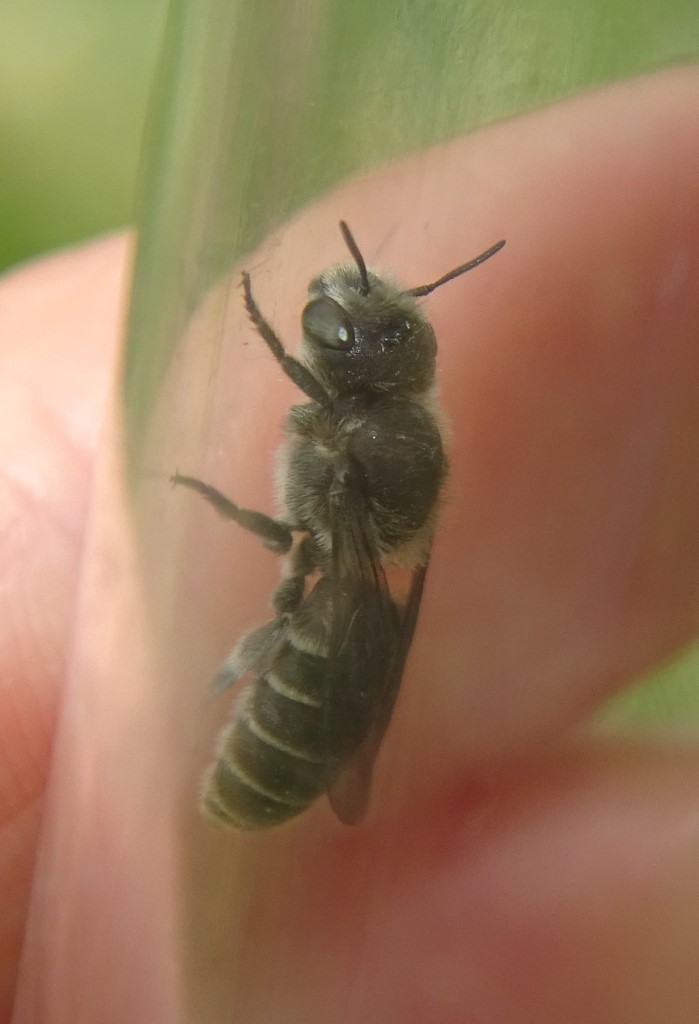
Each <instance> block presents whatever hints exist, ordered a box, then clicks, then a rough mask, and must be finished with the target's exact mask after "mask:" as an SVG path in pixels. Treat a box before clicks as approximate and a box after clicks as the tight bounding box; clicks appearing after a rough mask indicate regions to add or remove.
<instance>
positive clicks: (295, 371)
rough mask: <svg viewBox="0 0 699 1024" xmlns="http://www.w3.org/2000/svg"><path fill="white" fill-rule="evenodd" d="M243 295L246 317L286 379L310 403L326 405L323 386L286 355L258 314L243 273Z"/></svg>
mask: <svg viewBox="0 0 699 1024" xmlns="http://www.w3.org/2000/svg"><path fill="white" fill-rule="evenodd" d="M243 294H244V295H245V308H246V309H247V311H248V316H249V317H250V320H251V321H252V324H253V326H254V327H255V330H256V331H257V333H258V334H259V335H260V337H261V338H262V340H263V341H264V342H265V343H266V345H267V347H268V348H269V350H270V352H271V353H272V355H273V356H274V358H275V359H276V360H277V362H278V363H279V365H280V366H281V368H282V370H283V371H284V373H285V374H286V375H287V377H288V378H289V379H290V380H292V381H293V382H294V384H295V385H296V387H297V388H300V389H301V391H303V393H304V394H305V395H308V397H309V398H310V399H311V401H312V402H318V403H319V404H320V405H327V404H328V402H329V401H330V399H329V396H328V394H327V393H326V391H325V388H324V387H323V385H322V384H321V383H320V381H318V380H316V378H315V377H314V376H313V374H312V373H311V371H310V370H309V369H308V367H307V366H304V365H303V363H300V362H299V361H298V359H294V357H293V356H289V355H287V354H286V352H285V351H284V346H283V345H282V343H281V341H280V340H279V338H278V337H277V335H276V334H275V332H274V330H273V328H272V327H271V325H270V324H269V323H268V322H267V320H265V318H264V316H263V315H262V313H261V312H260V308H259V306H258V305H257V303H256V302H255V300H254V298H253V295H252V288H251V286H250V275H249V274H248V273H247V272H244V273H243Z"/></svg>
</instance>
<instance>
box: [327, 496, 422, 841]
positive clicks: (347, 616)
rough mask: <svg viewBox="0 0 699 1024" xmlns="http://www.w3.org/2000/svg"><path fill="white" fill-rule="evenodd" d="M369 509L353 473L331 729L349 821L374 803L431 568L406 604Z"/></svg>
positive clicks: (336, 601)
mask: <svg viewBox="0 0 699 1024" xmlns="http://www.w3.org/2000/svg"><path fill="white" fill-rule="evenodd" d="M368 512H369V510H368V507H367V503H366V500H365V499H364V496H363V494H362V491H361V487H360V486H359V485H358V483H357V482H356V481H353V480H352V479H351V478H350V479H349V480H348V481H346V482H345V484H344V486H343V490H342V494H341V496H340V498H339V500H338V501H337V503H336V507H335V513H336V514H335V519H334V523H333V537H332V543H333V548H332V550H333V574H332V583H333V603H332V610H333V611H332V614H333V619H332V628H331V631H330V645H329V653H328V675H327V679H328V683H327V686H328V689H327V698H326V701H325V709H326V715H325V734H324V735H325V738H326V742H327V751H328V760H329V763H330V765H331V774H330V782H329V784H328V787H327V789H328V798H329V800H330V804H331V806H332V808H333V810H334V811H335V813H336V814H337V816H338V817H339V818H340V820H341V821H343V822H345V823H346V824H354V823H355V822H357V821H359V820H360V819H361V818H362V817H363V816H364V814H365V813H366V810H367V806H368V802H369V793H370V788H371V778H372V772H373V767H374V761H375V760H376V755H377V754H378V751H379V747H380V746H381V741H382V740H383V737H384V734H385V732H386V729H387V728H388V723H389V721H390V718H391V714H392V712H393V706H394V704H395V701H396V697H397V695H398V689H399V687H400V682H401V677H402V675H403V669H404V667H405V662H406V659H407V656H408V651H409V650H410V644H411V641H412V637H413V632H414V630H415V623H416V621H417V615H418V610H419V606H420V599H421V596H422V590H423V586H424V581H425V574H426V571H427V568H426V566H423V567H421V568H419V569H418V570H417V571H416V572H415V574H414V575H413V579H412V583H411V587H410V593H409V595H408V599H407V602H406V604H405V606H404V607H403V608H402V609H399V608H398V607H397V606H396V604H395V602H394V601H393V599H392V597H391V593H390V590H389V587H388V582H387V580H386V574H385V572H384V570H383V567H382V566H381V561H380V558H379V555H378V552H377V550H376V546H375V544H374V543H373V541H372V538H371V533H370V530H369V518H368ZM333 762H335V765H336V767H335V770H333V769H332V765H333Z"/></svg>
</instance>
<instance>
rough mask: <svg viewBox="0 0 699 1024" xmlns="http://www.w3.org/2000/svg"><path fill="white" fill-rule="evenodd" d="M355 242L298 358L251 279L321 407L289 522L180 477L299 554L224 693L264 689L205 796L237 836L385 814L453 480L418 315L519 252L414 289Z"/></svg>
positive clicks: (262, 322)
mask: <svg viewBox="0 0 699 1024" xmlns="http://www.w3.org/2000/svg"><path fill="white" fill-rule="evenodd" d="M340 230H341V232H342V236H343V238H344V241H345V243H346V245H347V248H348V249H349V252H350V254H351V257H352V262H351V263H346V264H341V265H337V266H331V267H329V268H327V269H326V270H324V271H323V272H322V273H321V274H320V275H319V276H318V277H316V278H315V279H314V280H313V281H311V283H310V285H309V288H308V302H307V304H306V306H305V308H304V310H303V314H302V317H301V326H302V333H303V341H302V347H301V353H300V356H299V358H298V359H297V358H295V357H294V356H291V355H288V354H287V352H286V351H285V349H284V346H283V345H282V343H281V341H280V340H279V338H278V337H277V334H276V333H275V331H274V330H273V328H272V327H271V326H270V324H269V323H268V321H267V320H266V319H265V317H264V315H263V314H262V313H261V311H260V309H259V307H258V305H257V303H256V301H255V299H254V297H253V293H252V287H251V282H250V275H249V274H247V273H243V275H242V287H243V294H244V301H245V307H246V310H247V313H248V316H249V318H250V321H251V322H252V324H253V326H254V328H255V329H256V331H257V333H258V334H259V336H260V337H261V339H262V341H263V342H264V343H265V344H266V345H267V347H268V349H269V351H270V352H271V354H272V356H273V357H274V359H275V360H276V361H277V363H278V364H279V366H280V367H281V369H282V371H283V372H284V373H285V374H286V376H287V377H289V379H290V380H291V381H293V383H294V384H295V385H296V386H297V387H298V388H299V390H300V391H301V392H302V394H303V395H304V396H305V398H306V401H305V402H303V403H301V404H298V405H293V406H292V407H291V409H290V410H289V412H288V415H287V420H286V440H285V443H284V446H283V449H282V451H283V467H284V471H283V474H282V478H281V502H280V504H281V506H282V512H281V516H280V518H272V517H270V516H268V515H265V514H264V513H262V512H256V511H252V510H250V509H245V508H241V507H240V506H238V505H237V504H235V503H234V502H233V501H231V500H230V499H229V498H227V497H226V496H225V495H223V494H222V493H221V492H220V491H218V490H217V489H216V488H215V487H212V486H211V485H209V484H207V483H204V482H203V481H201V480H198V479H196V478H195V477H190V476H184V475H181V474H179V473H176V474H175V475H174V477H173V481H174V482H175V483H177V484H181V485H183V486H186V487H188V488H191V489H192V490H194V491H197V492H198V493H199V494H201V495H202V496H203V497H204V498H205V499H207V501H209V502H210V503H211V505H213V507H214V508H215V509H216V510H218V512H219V513H221V514H222V515H224V516H225V517H227V518H229V519H232V520H233V521H234V522H236V523H238V525H239V526H241V527H243V529H245V530H248V531H249V532H250V533H253V534H255V535H256V536H257V537H259V538H260V539H261V541H262V543H263V544H264V545H266V547H268V548H270V549H271V550H272V551H274V552H276V553H278V554H279V555H283V556H285V563H284V565H285V567H284V570H283V573H282V579H281V582H280V583H279V585H278V586H277V588H276V590H275V591H274V594H273V596H272V599H271V605H272V609H273V612H274V614H273V617H272V618H271V620H270V621H269V622H267V623H266V624H265V625H263V626H260V627H258V628H257V629H253V630H252V631H251V632H249V633H247V634H246V635H245V636H243V637H242V638H241V639H240V640H239V641H238V643H237V644H236V645H235V647H234V648H233V650H232V652H231V653H230V655H229V656H228V658H227V659H226V661H225V662H224V664H223V666H222V668H221V670H220V672H219V673H218V676H217V678H216V681H215V686H216V689H219V690H220V689H225V688H227V687H229V686H232V685H233V684H234V683H236V682H238V680H240V679H241V678H242V677H243V676H245V675H246V674H248V673H251V674H252V679H251V681H249V682H248V683H247V685H246V686H244V688H243V690H242V692H241V694H240V696H239V698H238V701H237V704H236V708H235V713H234V715H233V718H232V720H231V722H230V723H229V724H228V725H227V726H226V727H225V728H224V729H223V731H222V732H221V735H220V737H219V740H218V744H217V756H216V759H215V761H214V763H213V765H212V766H211V768H210V770H209V773H208V775H207V777H206V779H205V783H204V787H203V795H202V806H203V810H204V812H205V813H206V814H207V815H208V816H210V817H211V818H213V820H214V821H215V822H216V823H217V824H219V825H223V826H226V827H229V828H234V829H247V830H253V829H264V828H268V827H270V826H274V825H279V824H281V823H282V822H286V821H288V820H289V819H291V818H293V817H295V816H296V815H298V814H299V813H300V812H301V811H303V810H304V809H305V808H307V807H308V806H309V805H310V804H311V803H312V802H313V801H314V800H316V799H317V798H318V797H319V796H320V795H321V794H322V793H327V795H328V798H329V801H330V804H331V807H332V808H333V810H334V812H335V813H336V814H337V816H338V818H339V819H340V820H341V821H342V822H344V823H346V824H354V823H356V822H358V821H360V820H361V819H362V817H363V816H364V814H365V812H366V810H367V806H368V802H369V793H370V787H371V778H372V771H373V766H374V762H375V759H376V756H377V753H378V750H379V747H380V745H381V742H382V740H383V737H384V734H385V732H386V729H387V728H388V724H389V721H390V718H391V714H392V711H393V707H394V704H395V701H396V696H397V693H398V689H399V686H400V682H401V676H402V674H403V669H404V666H405V662H406V659H407V656H408V651H409V648H410V644H411V641H412V637H413V632H414V630H415V624H416V621H417V616H418V610H419V607H420V600H421V598H422V592H423V588H424V584H425V575H426V573H427V565H428V560H429V555H430V548H431V545H432V538H433V534H434V530H435V523H436V515H437V508H438V503H439V496H440V491H441V489H442V485H443V483H444V479H445V476H446V473H447V459H446V455H445V452H444V445H443V438H442V429H441V426H440V423H441V414H440V410H439V405H438V400H437V393H436V379H435V366H436V354H437V342H436V339H435V334H434V331H433V329H432V327H431V326H430V324H429V322H428V320H427V319H426V317H425V316H424V314H423V312H422V310H421V309H420V307H419V305H418V302H417V300H418V299H420V298H422V297H423V296H426V295H429V294H430V293H431V292H433V291H434V290H435V289H436V288H440V287H441V286H442V285H444V284H446V283H447V282H448V281H452V280H453V279H454V278H456V277H459V276H460V275H461V274H465V273H466V272H467V271H469V270H472V269H473V268H474V267H477V266H479V265H480V264H481V263H484V262H485V261H486V260H488V259H490V257H491V256H494V255H495V253H496V252H498V251H499V250H500V249H501V248H502V247H503V245H504V244H505V243H504V241H501V242H498V243H497V244H496V245H493V246H491V248H489V249H487V250H486V251H485V252H483V253H481V254H480V256H476V258H475V259H472V260H470V261H469V262H468V263H464V264H463V265H462V266H459V267H456V268H455V269H454V270H452V271H450V272H449V273H448V274H445V275H444V276H443V277H440V278H439V279H438V280H437V281H434V282H433V283H432V284H428V285H422V286H420V287H417V288H408V289H403V288H401V287H400V286H399V285H398V284H397V283H396V282H395V281H394V280H393V279H392V278H390V277H389V276H388V275H385V274H380V273H378V272H377V271H375V270H373V269H371V268H368V267H367V266H366V264H365V262H364V258H363V256H362V254H361V252H360V250H359V247H358V246H357V243H356V242H355V240H354V238H353V236H352V234H351V232H350V229H349V228H348V226H347V224H346V223H344V221H342V222H340ZM392 566H396V567H400V568H402V569H403V570H408V572H407V573H405V572H404V573H403V575H404V576H406V575H407V576H408V577H409V580H410V582H409V585H408V587H407V592H406V593H405V594H403V595H402V596H395V593H394V592H392V589H391V587H390V586H389V580H388V577H387V569H388V570H390V568H391V567H392ZM393 589H394V590H395V589H396V588H395V584H394V588H393Z"/></svg>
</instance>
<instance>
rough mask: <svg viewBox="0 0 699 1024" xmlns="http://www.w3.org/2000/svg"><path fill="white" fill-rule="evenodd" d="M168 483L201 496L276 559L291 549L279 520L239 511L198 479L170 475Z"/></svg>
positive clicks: (287, 531) (287, 533)
mask: <svg viewBox="0 0 699 1024" xmlns="http://www.w3.org/2000/svg"><path fill="white" fill-rule="evenodd" d="M170 480H171V481H172V483H173V484H179V485H180V486H182V487H189V488H190V490H192V491H196V492H197V494H201V496H202V497H203V498H206V500H207V501H208V502H209V504H210V505H213V507H214V508H215V509H216V511H217V512H219V513H220V514H221V515H222V516H225V518H226V519H232V520H233V522H234V523H238V525H239V526H242V527H243V529H244V530H248V531H249V532H250V533H254V534H255V535H256V536H257V537H259V538H260V539H261V540H262V543H263V544H264V545H265V547H267V548H269V549H270V551H274V552H275V553H276V554H278V555H285V554H286V553H287V551H289V550H290V549H291V545H292V542H293V539H294V538H293V535H292V533H291V530H290V528H289V526H287V524H286V523H280V522H279V520H277V519H272V517H271V516H266V515H265V514H264V512H255V511H253V510H252V509H249V508H240V506H239V505H236V504H235V502H233V501H231V500H230V498H227V497H226V496H225V494H222V493H221V491H219V490H217V489H216V488H215V487H212V486H211V484H207V483H204V481H203V480H198V479H197V477H194V476H185V475H184V474H182V473H173V475H172V476H171V477H170Z"/></svg>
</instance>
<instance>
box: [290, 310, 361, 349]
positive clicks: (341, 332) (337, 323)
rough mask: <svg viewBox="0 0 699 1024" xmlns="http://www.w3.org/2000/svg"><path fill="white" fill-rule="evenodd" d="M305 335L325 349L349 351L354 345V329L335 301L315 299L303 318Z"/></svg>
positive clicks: (302, 323)
mask: <svg viewBox="0 0 699 1024" xmlns="http://www.w3.org/2000/svg"><path fill="white" fill-rule="evenodd" d="M301 326H302V327H303V333H304V336H305V337H306V338H308V340H309V341H312V342H315V343H316V344H317V345H322V346H323V347H324V348H334V349H339V350H343V349H348V348H351V347H352V345H353V344H354V328H353V327H352V322H351V320H350V318H349V317H348V316H347V314H346V313H345V311H344V309H343V308H342V306H339V305H338V304H337V302H335V301H334V300H333V299H327V298H325V299H314V300H313V301H312V302H309V303H308V305H307V306H306V307H305V309H304V311H303V315H302V317H301Z"/></svg>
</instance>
